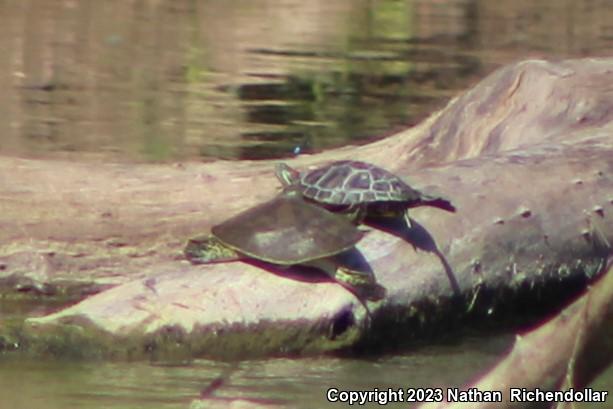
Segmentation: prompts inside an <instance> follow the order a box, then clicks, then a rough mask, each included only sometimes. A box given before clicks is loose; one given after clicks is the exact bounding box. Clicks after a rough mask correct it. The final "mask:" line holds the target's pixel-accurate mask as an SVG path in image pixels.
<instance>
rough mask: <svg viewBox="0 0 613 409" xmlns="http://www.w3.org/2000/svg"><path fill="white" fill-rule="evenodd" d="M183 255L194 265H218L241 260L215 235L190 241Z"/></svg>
mask: <svg viewBox="0 0 613 409" xmlns="http://www.w3.org/2000/svg"><path fill="white" fill-rule="evenodd" d="M183 254H184V255H185V258H187V259H188V260H189V261H190V262H191V263H192V264H208V263H217V262H221V261H231V260H236V259H238V258H239V257H238V255H237V254H236V252H235V251H234V250H232V249H231V248H229V247H228V246H226V245H224V244H223V243H222V242H220V241H219V240H218V239H217V238H216V237H215V236H213V235H209V236H199V237H194V238H193V239H190V240H189V241H188V242H187V245H186V246H185V248H184V249H183Z"/></svg>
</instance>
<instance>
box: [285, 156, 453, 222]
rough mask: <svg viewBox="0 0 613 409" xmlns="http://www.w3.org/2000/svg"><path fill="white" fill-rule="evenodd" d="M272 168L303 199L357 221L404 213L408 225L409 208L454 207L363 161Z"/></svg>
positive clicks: (448, 209) (442, 199) (393, 216)
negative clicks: (310, 167) (300, 168)
mask: <svg viewBox="0 0 613 409" xmlns="http://www.w3.org/2000/svg"><path fill="white" fill-rule="evenodd" d="M275 171H276V176H277V178H278V179H279V180H280V181H281V183H282V184H283V186H285V187H286V188H288V187H289V188H297V189H298V190H299V191H300V192H301V193H302V195H303V196H304V197H305V198H306V199H307V200H309V201H312V202H314V203H316V204H319V205H321V206H324V207H325V208H327V209H328V210H331V211H334V212H342V213H345V214H348V215H350V218H352V219H353V220H355V221H357V222H361V221H362V219H363V218H364V217H374V218H377V217H392V218H397V217H404V219H405V221H406V224H407V226H408V227H411V220H410V218H409V212H408V209H409V208H412V207H417V206H433V207H437V208H439V209H443V210H446V211H448V212H455V210H456V209H455V207H454V206H453V205H452V204H451V203H450V202H449V200H447V199H445V198H442V197H437V196H430V195H427V194H424V193H422V192H420V191H418V190H416V189H413V188H412V187H411V186H409V185H408V184H407V183H406V182H404V181H403V180H402V179H400V178H399V177H398V176H396V175H394V174H393V173H391V172H388V171H387V170H385V169H382V168H380V167H378V166H376V165H373V164H370V163H366V162H360V161H351V160H344V161H336V162H332V163H330V164H328V165H325V166H322V167H319V168H317V169H314V170H311V171H308V172H302V173H300V172H299V171H297V170H296V169H293V168H291V167H290V166H288V165H286V164H285V163H279V164H277V166H276V169H275Z"/></svg>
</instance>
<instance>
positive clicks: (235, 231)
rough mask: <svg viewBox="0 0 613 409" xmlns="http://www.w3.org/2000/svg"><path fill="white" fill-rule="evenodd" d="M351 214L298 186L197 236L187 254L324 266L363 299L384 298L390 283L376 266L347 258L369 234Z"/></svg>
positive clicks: (208, 259)
mask: <svg viewBox="0 0 613 409" xmlns="http://www.w3.org/2000/svg"><path fill="white" fill-rule="evenodd" d="M363 235H364V232H363V231H361V230H359V229H358V228H357V227H356V226H355V225H354V224H352V223H351V222H350V221H349V220H347V219H346V218H344V217H342V216H340V215H338V214H334V213H332V212H329V211H327V210H325V209H323V208H322V207H320V206H317V205H314V204H311V203H309V202H307V201H305V200H304V198H303V197H302V195H301V193H300V192H299V191H298V190H297V189H289V190H287V191H285V192H283V193H282V194H281V195H279V196H277V197H275V198H274V199H272V200H270V201H268V202H265V203H262V204H260V205H258V206H255V207H253V208H250V209H247V210H246V211H244V212H242V213H239V214H237V215H236V216H234V217H232V218H230V219H228V220H226V221H224V222H222V223H221V224H218V225H216V226H214V227H213V228H212V229H211V234H209V235H204V236H199V237H195V238H192V239H190V240H189V241H188V243H187V245H186V247H185V249H184V255H185V257H186V258H187V259H188V260H189V261H190V262H192V263H193V264H203V263H215V262H225V261H236V260H251V261H259V262H264V263H268V264H271V265H278V266H294V265H303V266H309V267H314V268H316V269H319V270H322V271H323V272H325V273H326V274H328V275H329V276H330V277H331V278H333V279H334V280H335V281H336V282H338V283H339V284H341V285H342V286H343V287H345V288H347V289H348V290H350V291H352V292H353V293H354V294H356V295H357V296H358V297H359V298H360V297H364V298H366V299H370V300H378V299H381V298H382V294H384V291H385V290H384V288H383V287H381V286H380V285H379V284H377V283H376V280H375V278H374V274H373V273H372V271H361V270H357V269H355V268H352V267H349V264H348V263H347V262H345V261H343V258H346V257H347V254H348V253H351V252H357V249H355V247H354V246H355V244H356V243H357V242H358V241H360V239H361V238H362V237H363Z"/></svg>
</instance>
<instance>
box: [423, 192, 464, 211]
mask: <svg viewBox="0 0 613 409" xmlns="http://www.w3.org/2000/svg"><path fill="white" fill-rule="evenodd" d="M421 204H422V205H425V206H432V207H437V208H439V209H442V210H446V211H448V212H451V213H455V211H456V208H455V206H454V205H453V204H451V202H450V201H449V200H447V199H445V198H443V197H437V196H428V195H423V196H422V198H421Z"/></svg>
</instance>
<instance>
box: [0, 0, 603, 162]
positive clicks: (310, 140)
mask: <svg viewBox="0 0 613 409" xmlns="http://www.w3.org/2000/svg"><path fill="white" fill-rule="evenodd" d="M612 21H613V7H611V3H610V1H608V0H601V1H594V0H577V1H557V0H543V1H536V2H535V1H530V0H519V1H515V0H514V1H496V2H492V1H474V0H437V1H432V0H405V1H397V0H382V1H369V0H335V1H321V0H314V1H308V2H305V1H299V0H282V1H279V0H276V1H273V0H248V1H232V2H220V1H216V0H203V1H193V0H174V1H118V0H112V1H105V2H93V1H56V2H42V1H39V2H36V1H19V0H9V1H3V2H0V49H1V50H2V54H3V58H2V59H1V61H0V88H1V89H2V90H3V92H2V93H0V141H1V142H2V143H1V144H0V153H4V154H6V153H10V154H21V155H28V156H31V155H37V156H57V155H62V156H65V155H71V154H74V153H75V152H76V153H78V156H79V157H80V158H83V157H84V154H87V155H85V156H88V155H89V156H96V157H100V156H102V157H103V158H106V159H112V160H116V159H119V158H122V159H127V160H148V161H157V160H181V159H186V158H270V157H279V156H286V155H291V154H292V153H293V152H294V151H295V150H296V149H297V148H298V150H302V151H306V152H308V151H317V150H321V149H326V148H329V147H334V146H340V145H345V144H348V143H361V142H365V141H368V140H372V139H374V138H377V137H381V136H383V135H386V134H389V133H390V132H392V131H393V130H397V129H399V128H402V127H406V126H410V125H412V124H415V123H417V122H419V121H420V120H421V119H423V118H424V117H425V116H426V115H428V114H429V113H431V112H432V111H433V110H435V109H437V108H439V107H442V106H443V105H444V104H445V102H446V101H448V100H449V98H451V97H452V96H454V95H456V94H457V93H458V92H460V91H461V90H463V89H465V88H467V87H469V86H470V85H471V84H473V83H474V82H476V81H478V80H479V79H480V78H482V77H483V76H484V75H486V74H487V73H489V72H491V71H492V70H493V69H494V68H496V67H498V66H500V65H503V64H505V63H507V62H510V61H514V60H518V59H523V58H529V57H547V58H554V59H556V58H565V57H577V56H589V55H598V56H602V55H612V54H613V23H611V22H612Z"/></svg>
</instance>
